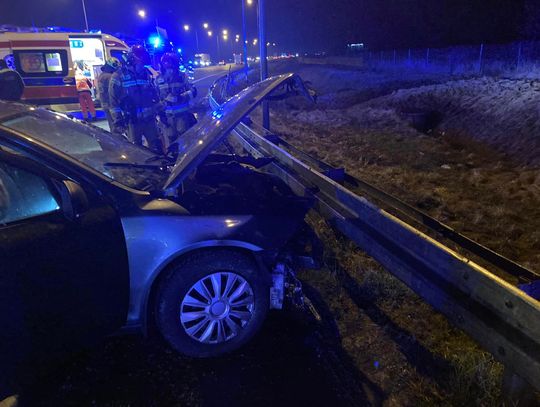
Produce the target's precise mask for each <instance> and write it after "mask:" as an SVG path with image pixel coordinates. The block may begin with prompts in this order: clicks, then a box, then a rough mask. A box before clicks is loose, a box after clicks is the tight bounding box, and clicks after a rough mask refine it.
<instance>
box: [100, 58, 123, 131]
mask: <svg viewBox="0 0 540 407" xmlns="http://www.w3.org/2000/svg"><path fill="white" fill-rule="evenodd" d="M121 65H122V64H121V63H120V61H119V60H118V59H117V58H109V59H108V60H107V63H106V64H105V65H103V66H102V67H101V72H102V73H101V75H99V77H98V86H97V88H98V89H97V90H98V95H99V100H100V102H101V107H102V108H103V111H104V112H105V116H106V117H107V121H108V122H109V130H110V132H111V133H116V134H118V133H119V132H118V130H117V129H116V128H115V126H114V120H113V117H112V114H111V102H110V98H109V84H110V82H111V77H112V75H113V73H115V72H116V71H118V69H120V66H121Z"/></svg>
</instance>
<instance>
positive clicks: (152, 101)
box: [109, 66, 159, 125]
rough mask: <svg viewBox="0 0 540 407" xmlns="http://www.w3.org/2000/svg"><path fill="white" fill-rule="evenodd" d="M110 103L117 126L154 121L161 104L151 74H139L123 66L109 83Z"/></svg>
mask: <svg viewBox="0 0 540 407" xmlns="http://www.w3.org/2000/svg"><path fill="white" fill-rule="evenodd" d="M109 102H110V109H111V114H112V116H113V121H114V123H115V124H117V125H126V124H127V122H135V121H137V120H150V119H153V117H154V116H155V115H156V113H157V110H158V107H159V104H158V95H157V91H156V89H155V87H154V83H153V80H152V76H151V74H150V72H149V71H148V70H147V69H145V70H144V71H143V72H141V73H137V72H135V71H134V70H132V69H130V68H129V67H126V66H123V67H122V68H121V69H119V70H118V71H116V72H115V73H113V74H112V76H111V79H110V82H109Z"/></svg>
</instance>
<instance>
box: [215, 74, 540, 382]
mask: <svg viewBox="0 0 540 407" xmlns="http://www.w3.org/2000/svg"><path fill="white" fill-rule="evenodd" d="M225 80H226V81H230V80H231V77H230V76H229V75H228V77H225V78H220V79H219V80H218V81H216V83H215V84H214V86H213V88H212V90H211V94H210V103H211V106H212V107H213V108H217V107H219V106H220V104H221V103H223V102H224V100H223V99H220V97H219V96H218V94H217V92H216V90H217V89H220V86H221V87H222V86H223V83H221V84H220V83H219V82H220V81H225ZM221 96H222V95H221ZM232 135H233V136H234V137H235V139H236V140H237V141H238V142H240V144H241V145H242V147H243V148H244V149H245V150H246V151H247V152H248V153H250V154H251V155H253V156H255V157H271V158H273V161H272V162H271V163H270V164H269V165H268V166H267V167H265V170H266V171H268V172H271V173H273V174H276V175H278V176H279V177H280V178H281V179H282V180H283V181H284V182H286V183H287V184H288V185H289V186H290V187H291V188H292V190H293V191H294V192H295V193H297V194H299V195H302V196H311V197H315V198H316V210H317V211H318V212H319V213H320V214H321V215H322V216H323V217H324V218H326V219H327V220H328V221H329V222H330V223H331V224H332V225H333V226H334V227H335V228H337V229H338V230H339V231H340V232H341V233H343V234H344V235H345V236H347V237H348V238H350V239H351V240H353V241H354V242H355V243H356V244H357V245H358V247H360V248H361V249H362V250H364V251H365V252H366V253H367V254H369V255H370V256H371V257H373V258H374V259H375V260H377V261H378V262H379V263H380V264H381V265H382V266H383V267H384V268H385V269H386V270H388V271H389V272H390V273H391V274H393V275H394V276H396V277H397V278H399V279H400V280H401V281H403V282H404V283H405V284H407V285H408V286H409V287H410V288H411V289H412V290H413V291H415V292H416V293H417V294H418V295H419V296H420V297H422V298H423V299H424V300H425V301H426V302H428V303H429V304H430V305H432V306H433V307H434V308H435V309H436V310H438V311H439V312H441V313H442V314H444V315H445V316H446V317H447V318H448V320H449V321H450V322H451V323H452V324H454V325H455V326H456V327H458V328H460V329H462V330H463V331H464V332H466V333H467V334H468V335H470V336H471V337H472V338H473V339H475V340H476V341H477V342H478V343H479V344H480V345H481V346H482V347H483V348H484V349H485V350H487V351H489V352H490V353H491V354H493V356H494V357H495V358H496V359H497V360H499V361H500V362H501V363H503V364H504V365H505V367H506V369H507V373H508V374H510V375H514V374H515V375H517V376H519V377H520V378H522V379H524V380H525V381H526V382H528V383H529V384H530V385H532V386H533V387H535V388H536V389H537V390H540V302H539V301H538V300H537V299H535V298H533V297H531V296H529V295H528V294H526V293H525V292H524V291H522V290H520V289H519V288H518V287H516V286H514V285H512V284H510V283H508V282H506V281H504V280H503V279H501V278H500V277H497V276H496V275H495V274H494V273H493V272H491V271H490V270H489V269H488V268H486V267H483V266H481V265H479V264H477V263H475V262H474V261H472V260H471V259H469V258H467V257H465V256H464V255H462V254H459V253H458V252H456V251H455V250H453V249H451V248H450V247H448V246H447V245H445V244H444V243H442V242H441V241H439V240H436V239H435V238H433V237H430V236H428V235H427V234H426V233H424V232H423V231H421V230H419V229H418V228H417V227H415V226H413V224H412V223H413V222H411V223H408V222H406V221H405V220H403V219H400V218H398V217H397V216H395V215H394V214H392V213H390V212H389V211H388V210H385V209H382V208H381V207H380V206H379V205H376V204H375V203H374V202H376V201H383V202H384V203H385V204H386V206H389V207H390V208H392V209H394V210H395V212H397V213H399V214H402V215H404V217H405V218H407V219H408V220H411V219H412V220H413V221H415V222H417V223H421V224H422V225H423V226H426V227H430V228H431V229H432V230H433V231H435V232H437V233H438V234H439V235H442V236H443V237H445V238H449V239H452V238H454V239H452V240H453V241H454V242H455V243H456V244H458V245H459V246H460V247H462V248H464V249H465V250H467V251H468V252H471V251H472V252H474V253H475V254H476V255H478V256H479V257H480V258H482V259H483V260H485V261H486V262H488V263H491V264H494V265H495V266H496V267H498V268H500V269H502V270H505V271H507V272H508V273H511V274H514V275H516V276H518V277H519V278H520V279H521V281H523V282H526V283H528V284H535V285H538V284H540V276H539V275H537V274H536V273H534V272H532V271H530V270H527V269H526V268H524V267H522V266H520V265H518V264H516V263H514V262H511V261H510V260H508V259H505V258H504V257H502V256H500V255H498V254H497V253H495V252H493V251H491V250H489V249H487V248H485V247H483V246H481V245H478V244H477V243H475V242H473V241H472V240H470V239H467V238H465V237H464V236H462V235H459V234H457V233H456V232H455V231H453V230H452V229H451V228H449V227H448V226H446V225H443V224H441V223H439V222H437V221H436V220H435V219H433V218H430V217H429V216H427V215H425V214H423V213H422V212H420V211H418V210H416V209H415V208H412V207H409V206H408V205H406V204H404V203H403V202H401V201H399V200H398V199H396V198H394V197H392V196H390V195H388V194H385V193H384V192H383V191H380V190H378V189H377V188H375V187H373V186H371V185H369V184H367V183H363V181H361V180H356V179H354V178H353V177H351V176H349V175H348V174H346V173H344V171H340V170H339V169H336V168H333V167H332V166H330V165H328V164H326V163H323V162H321V161H318V160H316V159H314V158H312V157H309V156H308V155H306V154H304V153H302V152H301V151H299V150H297V149H295V148H294V147H292V146H290V145H288V144H287V143H286V142H284V141H283V140H280V139H279V137H277V136H275V135H272V134H271V133H270V132H268V131H266V130H265V129H262V128H258V127H257V126H255V125H250V126H248V125H246V124H244V123H240V124H239V125H238V126H237V127H236V128H235V130H233V132H232ZM280 144H281V146H280ZM283 146H285V148H282V147H283ZM293 154H295V155H293ZM297 156H298V157H301V158H302V159H300V158H298V157H297ZM332 170H333V171H334V174H333V173H332ZM340 172H341V174H340ZM335 173H338V177H334V176H333V175H335ZM331 177H332V178H335V179H340V180H347V177H348V181H349V182H350V183H354V182H356V186H359V187H360V190H361V191H362V193H363V194H364V193H365V195H366V196H359V195H357V194H355V193H353V192H351V191H350V190H349V189H347V188H346V187H345V186H344V185H341V184H340V183H338V182H336V180H334V179H332V178H331ZM368 197H369V198H368ZM507 390H508V391H512V389H507Z"/></svg>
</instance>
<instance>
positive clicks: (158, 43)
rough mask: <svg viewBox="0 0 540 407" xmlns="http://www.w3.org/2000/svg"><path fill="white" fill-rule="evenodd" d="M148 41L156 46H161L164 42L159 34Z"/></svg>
mask: <svg viewBox="0 0 540 407" xmlns="http://www.w3.org/2000/svg"><path fill="white" fill-rule="evenodd" d="M148 42H149V43H150V44H152V45H153V46H154V48H160V47H161V45H162V44H163V43H162V41H161V37H160V36H159V35H153V36H151V37H150V38H149V39H148Z"/></svg>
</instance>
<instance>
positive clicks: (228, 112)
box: [164, 73, 310, 194]
mask: <svg viewBox="0 0 540 407" xmlns="http://www.w3.org/2000/svg"><path fill="white" fill-rule="evenodd" d="M282 85H287V86H291V87H295V88H296V89H297V90H299V91H300V92H302V93H303V94H304V95H306V96H307V97H310V96H309V92H308V91H307V89H306V87H305V86H304V83H303V82H302V80H301V79H300V77H299V76H298V75H296V74H292V73H289V74H284V75H279V76H274V77H272V78H268V79H266V80H265V81H262V82H259V83H256V84H255V85H252V86H250V87H249V88H246V89H244V90H243V91H242V92H240V93H239V94H237V95H236V96H234V97H232V98H231V99H229V100H228V101H227V102H225V103H224V104H223V105H222V106H221V107H219V108H218V109H216V110H214V111H213V112H212V114H211V115H207V116H205V117H204V118H203V119H202V120H201V121H200V122H199V123H198V124H197V125H195V126H194V127H192V128H191V129H190V130H189V131H187V132H186V133H184V134H183V135H182V137H181V140H180V141H179V151H180V153H179V155H178V160H177V162H176V165H175V166H174V168H173V170H172V172H171V175H170V177H169V179H168V180H167V182H166V183H165V186H164V189H165V190H166V191H170V192H171V193H173V194H174V190H175V189H176V188H178V186H179V185H180V184H181V183H182V181H183V180H184V179H185V178H186V177H187V176H189V175H190V174H191V172H192V171H193V170H194V169H195V168H197V166H198V165H199V164H200V163H201V162H202V161H204V159H205V158H206V157H207V156H208V155H209V154H210V153H211V152H212V151H213V150H214V149H215V148H216V146H217V145H218V144H219V142H220V141H221V140H223V138H224V137H225V136H227V135H228V134H229V133H230V132H231V130H233V129H234V128H235V127H236V126H237V125H238V124H239V123H240V122H241V120H242V119H243V118H244V117H245V116H246V115H248V114H249V113H250V112H251V111H252V110H253V109H255V108H256V107H257V106H258V105H259V104H260V103H261V102H262V101H263V100H264V99H265V98H267V97H268V96H269V95H271V94H272V92H274V91H275V90H276V89H278V88H280V87H281V86H282Z"/></svg>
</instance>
